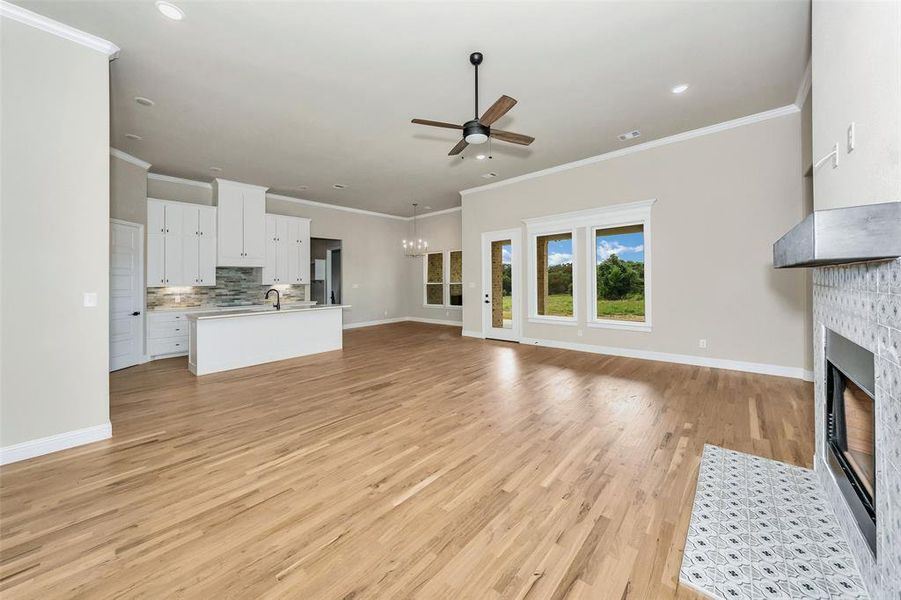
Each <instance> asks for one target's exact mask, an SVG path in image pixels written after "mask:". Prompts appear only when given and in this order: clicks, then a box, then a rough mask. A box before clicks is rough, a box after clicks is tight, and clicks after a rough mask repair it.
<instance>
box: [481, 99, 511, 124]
mask: <svg viewBox="0 0 901 600" xmlns="http://www.w3.org/2000/svg"><path fill="white" fill-rule="evenodd" d="M515 104H516V100H514V99H513V98H511V97H510V96H507V95H504V96H501V97H500V98H498V99H497V101H496V102H495V103H494V104H492V105H491V106H489V107H488V110H486V111H485V114H483V115H482V117H481V118H480V119H479V123H481V124H482V125H491V124H492V123H494V122H495V121H497V120H498V119H500V118H501V117H503V116H504V115H505V114H507V111H508V110H510V109H511V108H513V106H514V105H515Z"/></svg>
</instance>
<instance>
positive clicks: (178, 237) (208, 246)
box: [147, 198, 216, 287]
mask: <svg viewBox="0 0 901 600" xmlns="http://www.w3.org/2000/svg"><path fill="white" fill-rule="evenodd" d="M147 224H148V225H147V230H148V233H147V286H148V287H163V286H210V285H216V252H215V248H216V225H215V224H216V209H215V208H214V207H212V206H201V205H198V204H189V203H185V202H170V201H168V200H155V199H152V198H148V199H147Z"/></svg>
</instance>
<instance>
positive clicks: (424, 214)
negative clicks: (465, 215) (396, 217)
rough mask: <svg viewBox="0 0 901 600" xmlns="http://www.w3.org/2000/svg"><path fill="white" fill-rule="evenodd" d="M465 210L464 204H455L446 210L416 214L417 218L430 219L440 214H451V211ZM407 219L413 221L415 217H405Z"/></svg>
mask: <svg viewBox="0 0 901 600" xmlns="http://www.w3.org/2000/svg"><path fill="white" fill-rule="evenodd" d="M461 210H463V207H462V206H455V207H453V208H445V209H444V210H436V211H435V212H428V213H423V214H421V215H416V218H417V219H428V218H429V217H437V216H439V215H449V214H451V213H455V212H460V211H461ZM403 218H404V219H406V220H407V221H412V220H413V217H403Z"/></svg>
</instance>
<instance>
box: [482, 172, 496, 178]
mask: <svg viewBox="0 0 901 600" xmlns="http://www.w3.org/2000/svg"><path fill="white" fill-rule="evenodd" d="M495 177H497V173H495V172H493V171H492V172H491V173H485V174H484V175H482V178H483V179H493V178H495Z"/></svg>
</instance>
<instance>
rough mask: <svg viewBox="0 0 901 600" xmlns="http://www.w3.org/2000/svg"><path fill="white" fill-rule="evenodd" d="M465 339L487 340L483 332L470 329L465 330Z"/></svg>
mask: <svg viewBox="0 0 901 600" xmlns="http://www.w3.org/2000/svg"><path fill="white" fill-rule="evenodd" d="M463 337H473V338H479V339H480V340H484V339H485V336H484V335H482V332H481V331H472V330H469V329H464V330H463Z"/></svg>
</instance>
